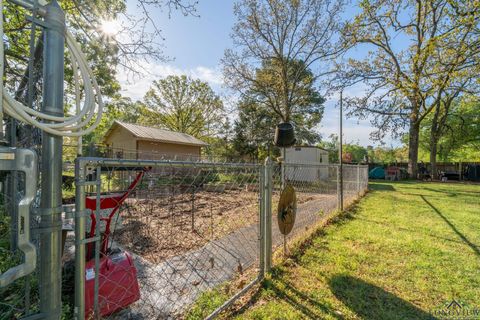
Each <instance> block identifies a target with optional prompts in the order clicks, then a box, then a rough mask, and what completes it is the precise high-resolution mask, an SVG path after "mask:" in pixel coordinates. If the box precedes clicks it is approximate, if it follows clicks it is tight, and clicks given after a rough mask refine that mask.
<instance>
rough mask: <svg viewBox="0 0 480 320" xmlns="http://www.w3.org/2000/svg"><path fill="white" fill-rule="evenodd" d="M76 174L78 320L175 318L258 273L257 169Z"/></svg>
mask: <svg viewBox="0 0 480 320" xmlns="http://www.w3.org/2000/svg"><path fill="white" fill-rule="evenodd" d="M78 165H79V167H78V170H79V171H78V172H79V176H78V179H77V188H78V189H77V212H78V213H80V212H84V214H83V215H79V214H77V218H76V225H77V226H76V231H77V235H76V247H77V254H76V259H75V260H76V269H77V271H79V273H80V274H81V275H82V277H80V279H81V281H80V283H79V282H77V283H76V286H77V298H81V297H82V296H84V297H85V301H84V302H83V301H82V303H84V308H85V309H84V310H85V316H86V318H89V317H90V316H92V315H93V314H98V315H102V316H103V317H104V318H112V319H116V318H135V319H136V318H139V319H158V318H177V317H179V316H180V315H181V314H182V313H183V312H185V310H186V309H188V307H189V306H191V305H192V303H193V302H194V301H195V300H196V299H197V298H198V296H199V295H200V294H201V293H203V292H205V291H207V290H209V289H212V288H214V287H217V286H219V285H222V284H223V283H224V282H226V281H228V280H230V279H232V278H238V277H242V276H243V275H244V272H245V270H247V269H259V268H260V265H259V262H260V254H259V250H260V242H259V236H260V233H259V230H260V229H259V221H260V218H259V215H260V203H261V201H260V200H261V197H260V195H261V193H260V190H261V188H260V183H261V179H262V178H261V173H262V172H261V166H257V165H247V164H221V163H216V164H201V163H196V162H169V161H127V160H108V161H107V160H89V159H85V160H83V159H79V160H78ZM97 209H100V210H97ZM92 220H95V221H101V222H100V225H99V227H100V228H99V229H98V228H95V227H92ZM79 226H82V227H81V228H79ZM109 229H110V231H111V232H112V233H111V234H110V236H108V237H107V236H106V235H105V234H107V233H108V232H109V231H108V230H109ZM101 234H103V235H101ZM67 247H68V244H67ZM70 248H71V249H73V248H74V243H71V244H70ZM70 251H72V250H70ZM72 258H73V257H72ZM108 268H110V270H107V269H108ZM83 275H84V276H83ZM247 280H251V279H247ZM77 281H78V279H77ZM244 283H245V284H247V283H248V281H245V282H244ZM81 288H83V290H84V293H82V292H81V291H82V290H78V289H81ZM238 289H242V287H239V288H238ZM132 303H133V304H132ZM126 306H128V308H126V309H124V308H125V307H126ZM79 307H81V306H79ZM120 309H124V310H122V311H121V312H120V313H118V312H116V311H119V310H120ZM114 312H116V313H114ZM112 313H114V314H112Z"/></svg>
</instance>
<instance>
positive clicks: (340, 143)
mask: <svg viewBox="0 0 480 320" xmlns="http://www.w3.org/2000/svg"><path fill="white" fill-rule="evenodd" d="M339 131H340V132H339V135H338V161H339V166H338V172H337V177H338V180H337V194H338V209H339V210H340V211H343V159H342V155H343V89H342V90H341V91H340V130H339Z"/></svg>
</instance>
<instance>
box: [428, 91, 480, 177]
mask: <svg viewBox="0 0 480 320" xmlns="http://www.w3.org/2000/svg"><path fill="white" fill-rule="evenodd" d="M447 103H449V107H448V108H449V109H448V112H445V106H442V108H441V109H440V110H441V111H440V112H439V115H438V119H437V121H441V122H442V126H441V130H438V131H437V132H436V137H435V142H434V143H435V146H432V138H431V134H432V132H431V131H432V128H433V127H434V126H433V124H432V122H433V121H435V120H434V117H435V113H436V112H435V113H433V112H432V114H430V115H429V116H428V117H427V118H426V119H425V122H424V123H422V126H421V131H420V146H421V149H422V150H425V151H426V152H428V153H430V152H431V150H432V149H436V155H437V156H438V157H439V158H440V159H441V160H442V161H478V160H479V159H480V158H479V155H480V153H478V149H479V147H480V126H479V125H478V124H479V123H480V103H479V100H478V97H475V96H464V97H461V98H456V99H453V100H452V101H451V102H447ZM430 155H431V154H430ZM435 161H436V160H435ZM432 172H433V173H436V172H434V171H433V169H432Z"/></svg>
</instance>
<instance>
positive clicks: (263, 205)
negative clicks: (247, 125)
mask: <svg viewBox="0 0 480 320" xmlns="http://www.w3.org/2000/svg"><path fill="white" fill-rule="evenodd" d="M269 163H270V165H267V166H263V165H258V164H250V163H238V164H236V163H213V162H210V163H209V162H205V163H204V162H186V161H169V160H158V161H156V160H123V159H105V158H94V157H82V158H77V159H76V160H75V177H76V179H75V186H76V197H75V198H76V201H75V299H74V318H75V319H79V320H83V319H85V266H86V261H85V260H86V259H85V256H86V244H89V243H92V242H93V243H95V249H96V250H95V257H94V259H95V283H94V310H98V307H99V301H98V292H99V279H98V274H99V272H98V271H99V264H100V254H99V251H100V250H99V249H100V242H101V236H100V230H99V227H98V226H99V224H97V228H96V230H95V231H96V232H95V236H94V237H91V238H86V237H85V225H86V219H87V217H88V216H89V215H90V211H89V210H87V209H86V207H85V199H86V188H87V187H91V188H94V190H95V191H94V193H95V194H96V197H97V201H96V203H97V209H96V210H95V217H96V220H97V221H99V217H100V192H101V174H102V166H103V167H108V166H111V167H152V168H159V167H172V166H178V167H185V168H220V167H221V168H228V167H231V168H242V167H250V168H255V169H256V170H257V171H258V176H259V213H258V214H259V220H258V224H259V238H258V245H259V251H258V252H259V257H258V258H259V272H258V275H257V276H256V277H255V279H254V280H253V281H251V282H250V283H249V284H247V285H246V286H245V287H244V288H243V289H241V290H240V291H239V292H237V293H236V294H235V295H233V296H232V297H231V298H230V299H228V300H227V301H226V302H225V303H224V304H223V305H221V306H220V307H219V308H217V309H216V310H215V311H213V312H212V313H211V314H210V315H209V316H208V317H207V319H212V318H214V317H215V316H217V315H218V314H219V313H220V312H222V311H223V310H225V309H226V308H228V307H229V306H230V305H231V304H232V303H233V302H235V301H236V300H237V299H238V298H239V297H240V296H242V295H243V294H245V293H246V292H247V291H248V290H249V289H251V288H252V287H253V286H254V285H255V284H257V283H259V282H260V281H262V280H263V278H264V274H265V272H268V271H269V269H270V266H271V240H270V242H269V241H268V235H270V237H271V231H270V232H268V231H267V230H268V228H270V229H271V196H270V197H269V196H268V195H271V187H272V184H271V181H272V179H271V173H272V170H271V167H272V166H271V161H269ZM91 173H95V180H88V179H87V176H88V175H89V174H91ZM269 182H270V183H269ZM266 252H267V255H266Z"/></svg>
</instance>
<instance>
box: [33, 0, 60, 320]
mask: <svg viewBox="0 0 480 320" xmlns="http://www.w3.org/2000/svg"><path fill="white" fill-rule="evenodd" d="M45 24H46V28H45V33H44V34H45V36H44V43H45V50H44V65H43V79H44V87H43V103H42V112H44V113H46V114H49V115H54V116H60V117H62V116H63V114H64V113H63V97H64V90H63V80H64V77H63V76H64V48H65V36H64V35H65V15H64V13H63V11H62V9H61V8H60V6H59V5H58V3H57V2H56V1H55V0H54V1H52V2H51V3H50V4H49V5H47V6H46V15H45ZM41 165H42V171H41V190H42V193H41V201H40V207H41V209H42V216H41V221H40V229H41V234H40V252H39V255H40V283H39V290H40V292H39V295H40V312H42V313H44V314H46V315H47V318H48V319H59V318H60V315H61V309H62V301H61V285H62V275H61V272H62V269H61V245H60V244H61V239H62V238H61V226H62V219H61V214H62V137H60V136H54V135H51V134H49V133H46V132H43V134H42V162H41Z"/></svg>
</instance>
